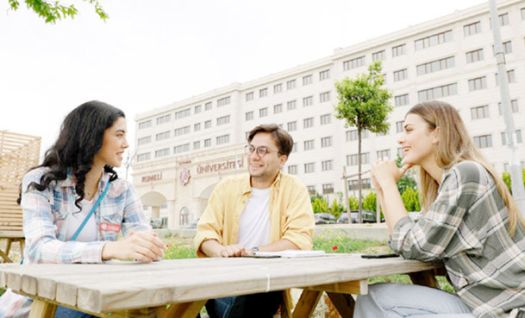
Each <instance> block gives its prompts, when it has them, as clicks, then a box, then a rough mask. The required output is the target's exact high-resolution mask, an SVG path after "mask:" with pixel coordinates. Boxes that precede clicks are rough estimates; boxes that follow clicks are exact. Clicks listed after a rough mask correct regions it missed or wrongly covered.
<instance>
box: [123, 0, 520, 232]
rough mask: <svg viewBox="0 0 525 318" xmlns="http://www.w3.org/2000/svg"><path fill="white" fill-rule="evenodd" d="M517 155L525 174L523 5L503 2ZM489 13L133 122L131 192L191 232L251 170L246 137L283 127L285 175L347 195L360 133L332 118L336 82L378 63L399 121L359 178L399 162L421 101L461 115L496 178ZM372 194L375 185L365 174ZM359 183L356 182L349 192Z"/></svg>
mask: <svg viewBox="0 0 525 318" xmlns="http://www.w3.org/2000/svg"><path fill="white" fill-rule="evenodd" d="M498 13H499V23H500V25H501V34H502V40H503V42H504V48H505V53H506V55H505V59H506V63H507V70H508V71H507V73H508V74H507V75H508V79H509V88H510V99H511V104H512V105H511V108H512V112H513V118H514V124H515V128H516V135H515V138H516V139H515V142H516V141H517V146H518V157H519V158H520V160H521V163H522V165H525V148H524V147H523V134H524V130H525V1H523V0H520V1H516V0H507V1H499V4H498ZM492 43H493V41H492V31H491V27H490V14H489V11H488V5H486V4H483V5H479V6H476V7H472V8H469V9H466V10H463V11H457V12H455V13H453V14H451V15H448V16H445V17H441V18H439V19H436V20H432V21H429V22H426V23H423V24H420V25H417V26H414V27H410V28H408V29H405V30H402V31H399V32H395V33H392V34H388V35H386V36H383V37H379V38H376V39H372V40H369V41H366V42H363V43H360V44H357V45H354V46H350V47H348V48H344V49H337V50H335V51H334V53H333V54H332V55H331V56H328V57H325V58H322V59H319V60H317V61H314V62H311V63H308V64H304V65H301V66H298V67H295V68H292V69H289V70H286V71H283V72H280V73H277V74H272V75H268V76H265V77H262V78H259V79H256V80H253V81H250V82H246V83H235V84H232V85H230V86H227V87H223V88H220V89H217V90H214V91H210V92H207V93H204V94H201V95H199V96H195V97H192V98H189V99H186V100H183V101H179V102H176V103H173V104H172V105H169V106H166V107H162V108H157V109H154V110H150V111H146V112H144V113H142V114H140V115H139V116H137V119H136V123H137V125H136V136H137V140H136V146H137V148H136V150H137V151H136V157H135V160H134V163H133V180H134V185H135V187H136V189H137V191H138V193H139V195H140V196H141V198H142V200H143V202H144V205H145V206H147V207H149V208H150V210H151V212H152V216H154V217H158V216H159V212H160V211H161V210H163V211H164V212H163V214H164V213H166V214H167V216H168V220H169V221H168V227H169V228H178V227H184V226H187V225H190V224H192V223H193V222H195V221H196V220H197V219H198V217H199V216H200V214H201V213H202V212H203V210H204V207H205V205H206V201H207V198H208V197H209V195H210V193H211V190H212V189H213V187H214V186H215V184H216V183H217V182H218V181H219V180H220V179H221V178H222V177H224V176H226V175H230V174H236V173H240V172H244V171H245V170H246V163H245V158H244V156H243V146H244V145H245V144H246V140H245V137H246V134H247V132H249V131H250V130H251V129H252V128H253V127H255V126H257V125H259V124H263V123H276V124H279V125H281V126H282V127H283V128H284V129H286V130H287V131H288V132H289V133H290V134H291V135H292V137H293V138H294V141H295V145H294V151H293V152H292V154H291V155H290V158H289V160H288V163H287V165H286V167H285V169H284V170H285V171H286V172H288V173H290V174H294V175H297V176H298V177H299V178H300V179H301V180H302V181H303V182H304V183H305V184H306V185H307V187H308V188H309V190H310V191H311V193H314V192H316V193H319V194H322V195H325V196H327V197H328V198H329V199H330V200H332V199H333V198H334V197H337V195H336V193H342V192H343V181H342V176H343V169H346V172H347V174H349V175H354V174H356V173H357V162H358V155H357V132H356V130H355V128H351V127H350V128H348V127H345V125H344V122H343V121H342V120H339V119H336V118H335V117H334V116H333V114H334V107H335V105H336V104H337V93H336V90H335V85H334V84H335V82H336V81H339V80H341V79H343V78H345V77H350V78H352V77H355V76H356V75H357V74H360V73H365V72H367V67H368V65H369V64H370V63H371V62H372V61H376V60H381V61H382V65H383V73H384V74H385V79H386V81H385V86H386V87H387V88H388V89H389V90H390V91H391V93H392V99H391V104H392V106H394V110H393V112H392V113H391V114H390V116H389V122H390V131H389V132H388V133H387V134H385V135H376V134H373V133H367V134H365V138H364V139H363V149H362V152H363V154H362V162H363V170H364V171H365V170H368V169H369V165H370V163H371V162H373V161H375V160H376V159H380V158H387V157H388V158H392V159H393V158H395V157H396V156H397V154H398V153H399V151H400V150H399V146H398V144H397V138H398V136H399V134H400V133H401V126H402V121H403V118H404V115H405V114H406V112H407V111H408V109H409V108H410V107H411V106H413V105H415V104H416V103H418V102H422V101H427V100H433V99H438V100H443V101H446V102H448V103H450V104H452V105H454V106H455V107H456V108H457V109H458V110H459V111H460V114H461V116H462V118H463V120H464V121H465V122H466V124H467V127H468V129H469V131H470V134H471V135H472V137H473V139H474V142H475V143H476V144H477V145H478V147H480V148H481V150H482V151H483V152H484V154H485V155H486V156H487V158H488V159H489V161H490V162H491V163H493V164H494V165H495V167H496V168H497V169H498V170H499V171H500V172H502V171H504V170H507V169H508V165H509V160H510V150H509V149H508V147H507V145H506V144H507V140H506V138H505V136H506V134H505V123H504V120H503V116H502V115H501V110H500V108H501V107H500V106H499V101H500V97H499V87H498V83H497V78H496V73H497V67H496V60H495V58H494V54H493V48H492ZM364 178H365V188H366V187H367V184H369V179H367V177H366V176H365V177H364ZM355 182H356V180H350V191H351V192H350V193H352V191H354V190H355V187H356V184H355Z"/></svg>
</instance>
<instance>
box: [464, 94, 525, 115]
mask: <svg viewBox="0 0 525 318" xmlns="http://www.w3.org/2000/svg"><path fill="white" fill-rule="evenodd" d="M510 108H511V110H512V113H519V111H520V108H519V104H518V100H517V99H513V100H511V101H510ZM498 112H499V115H500V116H501V115H502V110H501V103H498ZM489 117H490V111H489V105H480V106H474V107H471V108H470V118H471V119H472V120H477V119H483V118H489Z"/></svg>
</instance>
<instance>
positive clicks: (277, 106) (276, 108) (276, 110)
mask: <svg viewBox="0 0 525 318" xmlns="http://www.w3.org/2000/svg"><path fill="white" fill-rule="evenodd" d="M282 112H283V104H275V105H273V113H274V114H279V113H282Z"/></svg>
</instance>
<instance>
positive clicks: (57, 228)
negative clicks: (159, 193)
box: [0, 168, 151, 317]
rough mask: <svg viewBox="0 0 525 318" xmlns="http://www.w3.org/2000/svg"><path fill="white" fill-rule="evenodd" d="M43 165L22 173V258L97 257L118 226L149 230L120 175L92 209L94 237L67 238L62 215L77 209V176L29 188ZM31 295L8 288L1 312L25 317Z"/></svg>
mask: <svg viewBox="0 0 525 318" xmlns="http://www.w3.org/2000/svg"><path fill="white" fill-rule="evenodd" d="M46 169H47V168H38V169H35V170H32V171H30V172H29V173H27V174H26V175H25V176H24V180H23V182H22V189H23V190H24V192H23V195H22V202H21V206H22V209H23V211H24V234H25V238H26V247H25V249H24V256H25V258H24V264H28V263H101V262H102V247H103V246H104V241H114V240H116V239H117V236H118V234H119V232H121V231H122V234H123V235H126V233H127V232H128V231H129V230H135V231H141V230H150V229H151V227H150V226H149V224H147V222H146V219H145V217H144V213H143V211H142V204H141V202H140V200H139V199H138V198H137V195H136V194H135V192H134V190H133V188H132V187H131V186H130V184H129V183H128V182H127V181H125V180H121V179H116V180H114V181H113V182H111V183H110V186H109V190H108V193H107V194H106V196H105V197H104V199H103V200H102V202H100V206H99V207H98V208H97V210H96V211H95V213H94V217H95V219H96V224H97V238H98V240H97V241H94V242H76V241H66V240H67V238H66V233H68V232H69V233H72V232H74V231H75V230H76V228H75V229H68V228H67V226H66V224H68V222H65V220H66V219H67V218H68V216H70V215H71V214H72V213H76V212H78V211H79V208H78V207H77V206H75V200H76V198H77V195H76V192H75V179H74V177H73V176H72V175H68V177H67V178H66V179H65V180H62V181H58V182H56V183H55V184H54V185H53V184H52V186H50V187H49V188H48V189H46V190H44V191H38V190H36V189H31V190H28V191H26V190H27V186H28V185H29V184H30V183H31V182H37V183H40V178H41V176H42V175H43V174H44V172H45V171H46ZM108 181H109V174H104V175H103V177H102V178H101V180H100V183H99V186H98V194H97V195H96V196H95V197H94V200H96V199H97V198H98V196H99V195H100V194H101V193H102V191H103V189H104V188H105V186H106V184H107V182H108ZM30 306H31V299H30V298H26V297H24V296H21V295H17V294H14V293H13V292H11V291H10V290H8V291H6V292H5V294H4V295H3V296H2V297H1V298H0V317H26V316H27V315H28V313H29V309H30Z"/></svg>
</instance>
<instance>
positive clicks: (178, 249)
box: [164, 245, 197, 259]
mask: <svg viewBox="0 0 525 318" xmlns="http://www.w3.org/2000/svg"><path fill="white" fill-rule="evenodd" d="M195 257H197V255H195V250H194V249H193V248H191V247H190V246H186V245H172V246H168V248H167V249H166V252H165V253H164V259H178V258H195Z"/></svg>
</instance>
